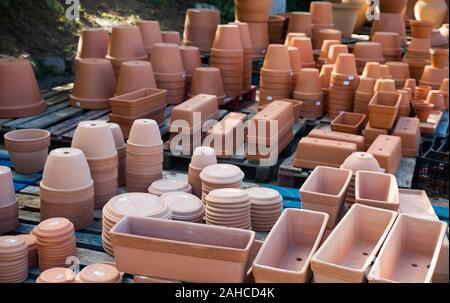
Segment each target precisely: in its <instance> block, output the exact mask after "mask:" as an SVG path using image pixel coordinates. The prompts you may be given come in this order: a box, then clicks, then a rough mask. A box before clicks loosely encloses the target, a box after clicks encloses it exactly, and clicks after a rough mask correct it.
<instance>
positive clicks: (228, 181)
mask: <svg viewBox="0 0 450 303" xmlns="http://www.w3.org/2000/svg"><path fill="white" fill-rule="evenodd" d="M200 179H201V180H202V201H203V203H205V202H206V201H205V198H206V196H207V195H208V194H209V192H211V191H212V190H214V189H218V188H240V187H241V184H242V180H243V179H244V173H243V172H242V171H241V169H240V168H239V167H237V166H235V165H231V164H213V165H209V166H207V167H205V168H204V169H203V170H202V172H201V173H200Z"/></svg>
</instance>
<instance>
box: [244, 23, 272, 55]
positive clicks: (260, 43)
mask: <svg viewBox="0 0 450 303" xmlns="http://www.w3.org/2000/svg"><path fill="white" fill-rule="evenodd" d="M247 25H248V29H249V31H250V38H251V39H252V46H253V57H254V58H262V57H264V55H265V54H266V51H267V46H268V45H269V30H268V28H269V24H268V23H265V22H262V23H251V22H247Z"/></svg>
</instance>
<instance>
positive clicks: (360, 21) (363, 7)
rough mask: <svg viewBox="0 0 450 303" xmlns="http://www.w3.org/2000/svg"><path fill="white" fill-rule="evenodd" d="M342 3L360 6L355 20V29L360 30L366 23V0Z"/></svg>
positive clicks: (346, 0) (352, 0) (348, 0)
mask: <svg viewBox="0 0 450 303" xmlns="http://www.w3.org/2000/svg"><path fill="white" fill-rule="evenodd" d="M342 2H343V3H358V4H360V5H361V6H360V8H359V12H358V18H357V20H356V25H355V29H359V28H361V27H362V26H363V25H364V23H366V20H367V18H366V12H367V9H368V8H369V4H370V2H369V1H367V0H343V1H342Z"/></svg>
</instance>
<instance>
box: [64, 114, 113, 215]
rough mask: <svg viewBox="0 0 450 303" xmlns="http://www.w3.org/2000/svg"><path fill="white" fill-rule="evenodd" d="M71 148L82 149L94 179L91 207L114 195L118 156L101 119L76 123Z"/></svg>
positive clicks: (107, 129) (96, 206)
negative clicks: (92, 204) (92, 203)
mask: <svg viewBox="0 0 450 303" xmlns="http://www.w3.org/2000/svg"><path fill="white" fill-rule="evenodd" d="M72 147H73V148H78V149H80V150H81V151H83V153H84V155H85V157H86V159H87V162H88V164H89V170H90V172H91V177H92V180H94V205H95V209H102V207H103V205H105V203H106V202H108V201H109V199H111V198H112V197H114V196H115V195H117V189H118V184H117V179H118V165H119V162H118V156H117V150H116V145H115V143H114V137H113V135H112V133H111V130H110V129H109V125H108V123H107V122H105V121H83V122H80V123H79V124H78V127H77V129H76V130H75V134H74V136H73V140H72Z"/></svg>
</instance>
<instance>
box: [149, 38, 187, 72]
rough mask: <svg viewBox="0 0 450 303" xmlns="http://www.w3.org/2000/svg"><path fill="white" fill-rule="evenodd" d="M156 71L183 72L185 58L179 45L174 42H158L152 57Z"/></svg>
mask: <svg viewBox="0 0 450 303" xmlns="http://www.w3.org/2000/svg"><path fill="white" fill-rule="evenodd" d="M150 60H151V62H152V66H153V70H154V71H155V73H162V74H165V73H168V74H176V73H183V72H184V68H183V60H182V58H181V52H180V49H179V47H178V45H176V44H173V43H157V44H155V46H154V47H153V50H152V56H151V58H150Z"/></svg>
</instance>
